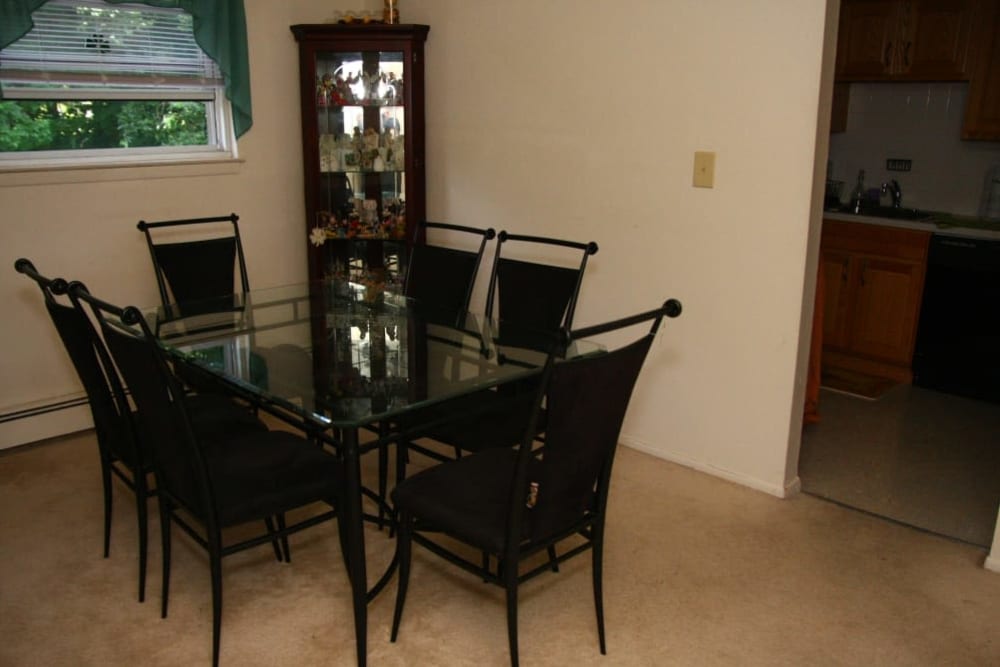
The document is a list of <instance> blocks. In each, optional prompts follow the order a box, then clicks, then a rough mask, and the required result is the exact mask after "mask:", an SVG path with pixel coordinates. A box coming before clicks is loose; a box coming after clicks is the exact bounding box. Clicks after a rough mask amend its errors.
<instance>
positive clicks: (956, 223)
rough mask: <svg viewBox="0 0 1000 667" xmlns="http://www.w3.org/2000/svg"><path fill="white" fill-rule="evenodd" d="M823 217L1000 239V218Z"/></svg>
mask: <svg viewBox="0 0 1000 667" xmlns="http://www.w3.org/2000/svg"><path fill="white" fill-rule="evenodd" d="M823 218H824V219H827V220H840V221H842V222H859V223H865V224H869V225H882V226H884V227H898V228H900V229H917V230H921V231H926V232H932V233H935V234H948V235H949V236H961V237H965V238H973V239H992V240H1000V220H987V219H984V218H976V217H972V216H960V215H952V214H950V213H932V214H931V217H929V218H927V219H922V220H899V219H896V218H882V217H877V216H873V215H856V214H854V213H844V212H843V211H823Z"/></svg>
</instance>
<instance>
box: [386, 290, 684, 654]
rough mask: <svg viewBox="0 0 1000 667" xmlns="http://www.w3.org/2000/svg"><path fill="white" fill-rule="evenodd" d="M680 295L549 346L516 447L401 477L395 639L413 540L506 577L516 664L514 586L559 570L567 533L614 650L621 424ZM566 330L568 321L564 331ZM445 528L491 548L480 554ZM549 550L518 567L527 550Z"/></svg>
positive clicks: (496, 578)
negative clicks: (630, 331) (610, 527)
mask: <svg viewBox="0 0 1000 667" xmlns="http://www.w3.org/2000/svg"><path fill="white" fill-rule="evenodd" d="M680 311H681V305H680V303H679V302H678V301H676V300H673V299H671V300H669V301H667V302H666V303H665V304H664V305H663V306H662V307H660V308H658V309H656V310H652V311H648V312H644V313H641V314H638V315H633V316H631V317H626V318H622V319H619V320H616V321H613V322H608V323H605V324H601V325H597V326H592V327H586V328H582V329H578V330H576V331H574V332H572V333H569V332H566V333H564V335H563V336H562V339H563V341H562V344H555V345H552V346H551V347H552V349H551V351H550V353H549V355H548V358H547V361H546V364H545V366H544V369H543V371H542V373H541V376H540V382H539V385H538V391H537V393H536V395H535V397H534V401H533V407H532V411H531V415H530V417H529V419H528V421H527V423H526V424H522V426H523V428H522V438H521V444H520V446H519V447H518V448H517V449H511V448H493V449H484V450H482V451H479V452H476V453H473V454H470V455H468V456H465V457H463V458H461V459H458V460H455V461H449V462H447V463H443V464H441V465H438V466H435V467H432V468H428V469H427V470H424V471H422V472H420V473H417V474H416V475H414V476H412V477H410V478H409V479H406V480H404V481H402V482H400V483H399V485H397V486H396V488H395V489H394V490H393V493H392V498H393V500H394V502H395V506H396V509H397V511H398V513H399V523H398V538H397V539H398V544H397V549H398V557H399V591H398V594H397V597H396V606H395V612H394V615H393V623H392V635H391V638H392V641H395V640H396V637H397V634H398V632H399V625H400V621H401V618H402V612H403V605H404V603H405V600H406V593H407V587H408V583H409V576H410V558H411V542H416V543H417V544H420V545H422V546H424V547H426V548H428V549H429V550H430V551H432V552H433V553H435V554H437V555H439V556H442V557H443V558H445V559H446V560H448V561H450V562H451V563H453V564H455V565H457V566H459V567H461V568H463V569H465V570H467V571H469V572H472V573H474V574H476V575H477V576H479V577H481V578H482V579H483V580H484V581H487V582H490V583H494V584H497V585H500V586H503V587H504V588H505V589H506V592H507V632H508V640H509V645H510V659H511V664H512V665H515V666H516V665H517V663H518V648H517V591H518V585H519V584H520V583H522V582H524V581H526V580H528V579H531V578H533V577H535V576H536V575H538V574H541V573H542V572H545V571H547V570H549V569H551V565H552V563H551V556H552V554H553V551H552V547H553V546H554V545H555V544H557V543H560V542H563V541H570V542H571V543H573V544H571V547H570V548H569V549H568V550H567V551H565V552H564V553H563V554H561V555H560V556H558V559H557V560H558V561H559V562H562V561H565V560H567V559H569V558H572V557H573V556H576V555H578V554H580V553H583V552H585V551H587V550H588V549H589V550H591V552H592V558H593V589H594V605H595V608H596V612H597V633H598V639H599V643H600V648H601V653H602V654H603V653H605V652H606V646H605V638H604V613H603V594H602V576H601V564H602V554H603V546H604V524H605V508H606V506H607V500H608V491H609V485H610V479H611V467H612V463H613V462H614V455H615V450H616V447H617V443H618V435H619V432H620V430H621V425H622V421H623V420H624V418H625V412H626V409H627V407H628V402H629V399H630V397H631V394H632V390H633V388H634V386H635V381H636V378H637V377H638V375H639V371H640V369H641V367H642V364H643V361H644V360H645V358H646V354H647V352H648V351H649V348H650V345H651V344H652V342H653V338H654V336H655V334H656V332H657V330H658V328H659V326H660V322H661V320H662V319H663V317H664V316H667V317H676V316H677V315H679V314H680ZM649 321H651V322H652V324H651V326H650V329H649V332H648V333H647V334H645V335H643V336H642V337H641V338H639V339H638V340H636V341H634V342H632V343H631V344H628V345H625V346H623V347H620V348H618V349H615V350H613V351H609V352H607V353H594V354H590V355H586V356H581V357H576V358H573V359H569V360H560V358H559V357H560V355H561V354H562V351H563V349H564V346H565V344H566V343H567V342H569V341H571V340H575V339H582V338H590V337H592V336H597V335H599V334H603V333H607V332H612V331H616V330H619V329H622V328H624V327H631V326H634V325H637V324H640V323H644V322H649ZM564 331H566V330H564ZM543 402H544V403H545V405H546V409H547V411H548V425H547V429H546V441H545V446H544V448H542V449H541V450H537V449H535V448H533V443H534V442H535V439H534V437H535V433H536V422H537V420H538V418H539V415H540V412H541V409H542V404H543ZM434 534H440V535H444V536H447V537H448V538H451V540H458V542H460V543H462V544H465V545H467V546H468V547H470V548H471V549H474V550H478V551H479V552H481V553H488V554H491V555H492V556H493V557H494V558H495V560H496V567H495V569H494V568H492V567H491V563H490V561H489V560H485V561H484V562H483V563H482V565H479V564H476V563H474V562H472V561H471V560H469V559H468V557H467V556H466V555H464V554H463V553H460V552H459V550H458V549H456V548H455V547H454V546H452V542H451V541H449V540H442V539H440V538H439V539H434V538H433V537H432V535H434ZM541 552H548V554H549V559H539V562H540V564H537V565H535V566H534V567H530V568H527V571H525V572H521V570H520V569H519V565H520V564H522V563H523V562H525V561H526V560H527V559H529V558H531V557H533V556H536V555H541Z"/></svg>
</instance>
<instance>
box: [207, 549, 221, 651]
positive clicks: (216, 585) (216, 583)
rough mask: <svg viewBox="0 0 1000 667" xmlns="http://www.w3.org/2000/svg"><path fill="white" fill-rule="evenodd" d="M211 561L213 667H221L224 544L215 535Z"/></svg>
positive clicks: (210, 554) (210, 555) (210, 556)
mask: <svg viewBox="0 0 1000 667" xmlns="http://www.w3.org/2000/svg"><path fill="white" fill-rule="evenodd" d="M208 548H209V552H210V553H209V561H210V568H211V571H212V667H219V645H220V636H221V634H222V554H221V551H222V543H221V537H220V536H219V535H213V536H212V537H211V538H210V543H209V547H208Z"/></svg>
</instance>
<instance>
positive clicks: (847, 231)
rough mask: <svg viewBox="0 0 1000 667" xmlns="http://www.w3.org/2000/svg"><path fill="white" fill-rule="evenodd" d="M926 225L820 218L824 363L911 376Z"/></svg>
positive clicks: (902, 379) (893, 376)
mask: <svg viewBox="0 0 1000 667" xmlns="http://www.w3.org/2000/svg"><path fill="white" fill-rule="evenodd" d="M929 240H930V233H929V232H925V231H919V230H911V229H900V228H894V227H883V226H880V225H872V224H866V223H855V222H843V221H839V220H824V221H823V235H822V243H821V248H820V261H821V266H822V271H823V281H822V282H823V284H824V289H825V294H824V298H823V357H822V358H823V367H824V368H825V369H832V368H840V369H845V370H850V371H854V372H860V373H866V374H869V375H874V376H879V377H886V378H891V379H894V380H897V381H899V382H909V381H910V380H911V379H912V370H911V366H912V361H913V345H914V342H915V340H916V330H917V321H918V319H919V316H920V301H921V296H922V294H923V288H924V274H925V273H926V270H927V244H928V242H929Z"/></svg>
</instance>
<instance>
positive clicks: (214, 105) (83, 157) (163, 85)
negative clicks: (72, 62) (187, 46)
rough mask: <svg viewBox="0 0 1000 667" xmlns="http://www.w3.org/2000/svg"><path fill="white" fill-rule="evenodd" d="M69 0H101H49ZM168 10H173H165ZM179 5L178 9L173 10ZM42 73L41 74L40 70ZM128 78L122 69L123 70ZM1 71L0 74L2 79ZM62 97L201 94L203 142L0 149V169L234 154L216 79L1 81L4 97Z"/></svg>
mask: <svg viewBox="0 0 1000 667" xmlns="http://www.w3.org/2000/svg"><path fill="white" fill-rule="evenodd" d="M53 1H54V2H56V3H60V4H69V5H94V4H99V5H103V4H104V3H103V2H101V0H53ZM105 6H107V7H108V8H111V9H139V10H142V11H165V10H164V9H163V8H157V7H152V6H149V5H139V4H115V5H105ZM166 11H172V10H166ZM177 11H179V10H177ZM43 76H44V75H43ZM125 77H126V78H127V75H125ZM2 78H3V76H2V72H0V79H2ZM18 99H65V100H72V99H76V100H90V99H101V100H115V99H129V100H135V99H149V100H156V99H163V100H201V101H205V102H208V103H209V108H210V110H211V111H210V113H209V118H208V119H207V120H208V123H207V126H208V127H207V131H208V138H207V143H206V144H205V145H203V146H147V147H135V148H84V149H70V150H53V151H23V152H16V153H15V152H0V173H2V172H16V171H36V170H50V169H52V170H54V169H67V168H69V169H72V168H91V167H96V168H99V167H123V166H143V165H169V164H197V163H206V162H224V161H234V160H237V159H238V158H239V155H238V152H237V143H236V135H235V131H234V128H233V116H232V107H231V105H230V102H229V100H228V99H227V97H226V95H225V85H224V83H223V82H222V81H221V77H220V80H219V83H218V84H217V85H215V86H212V87H207V88H206V87H202V88H200V89H199V88H192V87H188V86H184V85H183V84H179V85H178V84H177V82H174V81H169V82H167V81H158V82H157V88H156V89H154V90H145V91H142V92H127V91H123V90H116V89H114V88H102V87H101V86H99V85H98V86H93V87H88V86H75V87H74V88H72V89H65V90H57V89H49V90H35V91H28V90H26V89H24V88H17V87H16V86H15V87H12V88H8V87H6V86H5V88H4V95H3V100H5V101H6V100H18Z"/></svg>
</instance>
